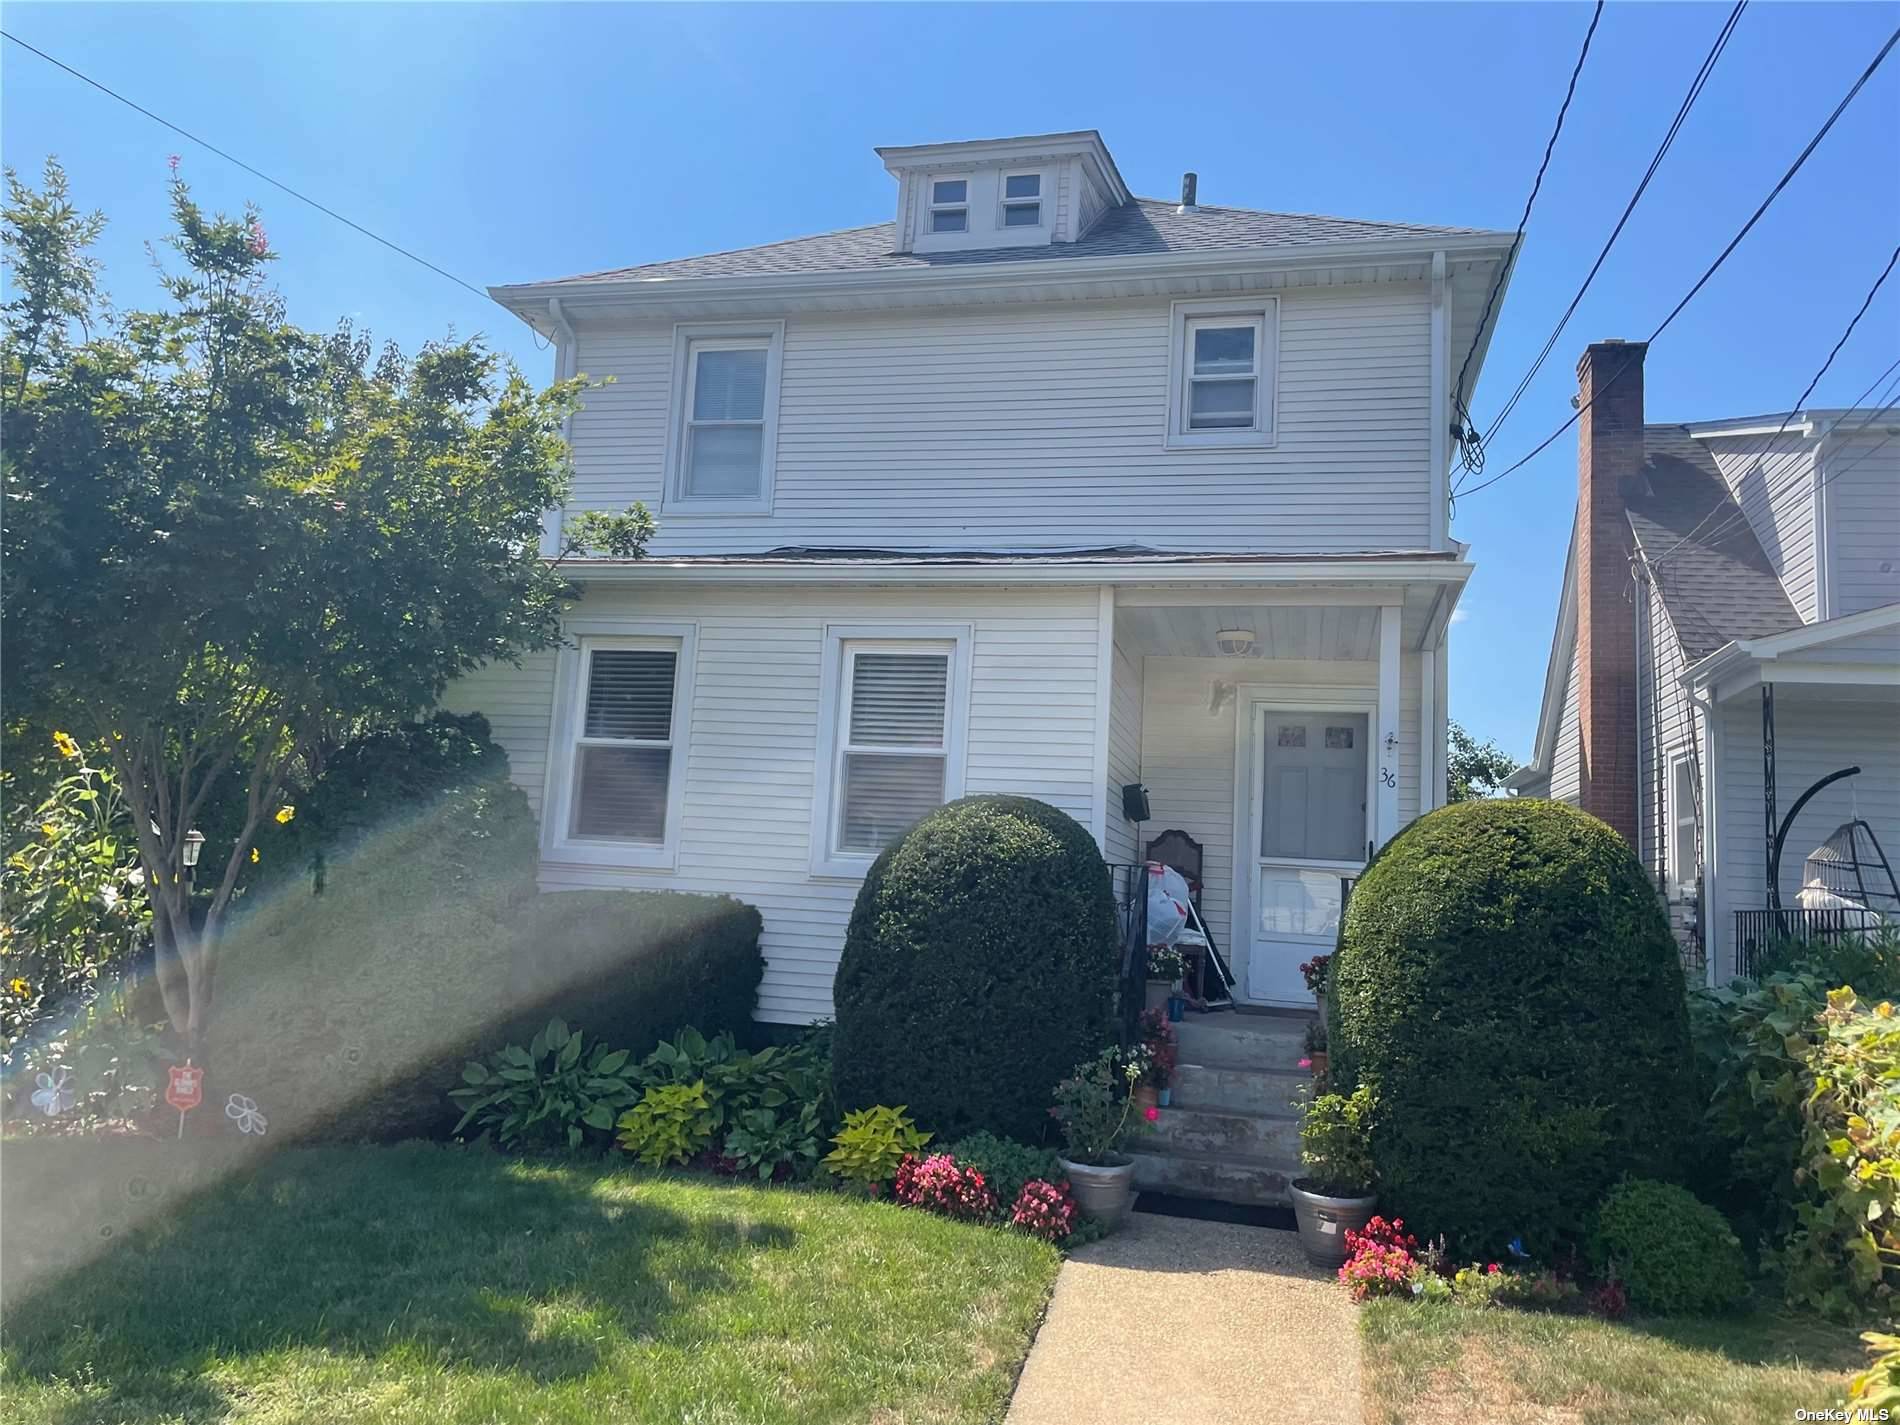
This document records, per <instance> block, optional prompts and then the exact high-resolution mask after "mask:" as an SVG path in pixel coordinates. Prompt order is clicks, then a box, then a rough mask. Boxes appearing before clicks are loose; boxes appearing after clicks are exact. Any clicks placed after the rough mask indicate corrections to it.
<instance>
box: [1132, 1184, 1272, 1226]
mask: <svg viewBox="0 0 1900 1425" xmlns="http://www.w3.org/2000/svg"><path fill="white" fill-rule="evenodd" d="M1135 1211H1136V1212H1151V1213H1153V1214H1154V1215H1155V1216H1156V1217H1187V1218H1192V1219H1193V1220H1195V1221H1197V1222H1232V1223H1235V1224H1237V1225H1238V1226H1241V1227H1271V1228H1273V1229H1274V1230H1275V1231H1278V1232H1291V1231H1293V1230H1294V1222H1293V1209H1292V1208H1290V1207H1284V1206H1282V1207H1264V1206H1260V1205H1258V1204H1254V1203H1240V1202H1203V1201H1202V1200H1201V1199H1200V1198H1198V1197H1176V1196H1175V1195H1174V1194H1173V1193H1168V1192H1144V1193H1140V1194H1137V1196H1136V1197H1135Z"/></svg>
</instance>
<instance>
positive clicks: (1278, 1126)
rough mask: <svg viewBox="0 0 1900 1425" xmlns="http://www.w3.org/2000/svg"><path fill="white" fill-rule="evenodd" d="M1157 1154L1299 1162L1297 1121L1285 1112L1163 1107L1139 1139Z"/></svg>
mask: <svg viewBox="0 0 1900 1425" xmlns="http://www.w3.org/2000/svg"><path fill="white" fill-rule="evenodd" d="M1139 1146H1141V1147H1142V1148H1144V1149H1147V1148H1150V1147H1152V1151H1155V1152H1158V1153H1182V1152H1185V1153H1213V1154H1215V1155H1217V1156H1220V1157H1236V1156H1238V1157H1243V1158H1263V1159H1267V1160H1269V1161H1272V1162H1275V1163H1297V1162H1298V1161H1299V1159H1300V1121H1299V1119H1297V1118H1295V1117H1294V1116H1293V1115H1292V1114H1291V1113H1289V1112H1287V1111H1286V1110H1285V1109H1281V1110H1280V1111H1279V1112H1278V1113H1274V1114H1265V1113H1234V1112H1230V1111H1228V1110H1227V1109H1224V1108H1164V1109H1161V1110H1160V1111H1159V1116H1158V1117H1157V1118H1156V1120H1155V1125H1154V1132H1152V1133H1149V1134H1144V1135H1143V1136H1142V1138H1141V1139H1140V1140H1139Z"/></svg>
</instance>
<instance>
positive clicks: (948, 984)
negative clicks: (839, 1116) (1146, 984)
mask: <svg viewBox="0 0 1900 1425" xmlns="http://www.w3.org/2000/svg"><path fill="white" fill-rule="evenodd" d="M1118 966H1119V946H1118V939H1117V934H1116V928H1115V899H1114V894H1113V891H1112V889H1111V887H1110V884H1109V875H1108V868H1107V867H1106V866H1105V865H1104V864H1103V862H1102V857H1101V852H1100V851H1099V850H1097V848H1096V846H1095V843H1094V841H1093V840H1092V839H1091V838H1090V837H1089V834H1088V833H1087V832H1086V831H1084V830H1083V829H1082V828H1081V827H1080V826H1079V825H1077V824H1076V822H1075V821H1074V820H1073V819H1072V818H1071V817H1069V816H1066V815H1065V814H1063V813H1062V812H1060V811H1058V810H1056V809H1055V808H1054V807H1051V806H1048V805H1046V804H1044V803H1042V802H1038V801H1033V800H1031V799H1029V798H1026V797H998V796H983V797H966V798H964V799H963V800H961V801H957V802H952V803H951V804H950V805H948V806H945V807H941V808H939V809H938V810H936V811H934V812H932V813H931V814H930V815H928V816H926V817H925V818H924V819H923V820H922V821H920V822H918V823H917V825H916V826H914V827H912V828H911V829H910V831H908V832H907V833H905V835H904V837H903V839H902V840H900V841H898V842H896V843H895V844H894V845H892V846H890V847H889V848H887V849H886V850H885V851H884V853H883V854H882V855H880V856H879V857H878V858H877V860H876V861H875V862H874V863H873V864H872V866H871V869H870V872H869V874H868V875H866V877H865V879H864V885H863V888H862V889H861V890H860V891H859V893H858V899H857V904H856V906H855V907H854V908H853V910H852V913H851V922H850V926H849V929H848V930H847V932H846V936H845V945H844V955H843V958H842V959H841V961H840V962H839V966H838V976H837V981H836V984H835V986H834V989H833V994H834V996H835V998H836V1000H837V1005H838V1021H837V1029H836V1040H835V1044H834V1048H833V1053H832V1082H833V1086H834V1089H835V1090H836V1093H837V1096H838V1101H839V1103H841V1104H845V1105H851V1104H867V1103H880V1102H883V1103H890V1102H896V1101H902V1102H904V1103H908V1104H910V1105H911V1106H912V1108H913V1109H914V1110H915V1112H916V1114H917V1117H918V1119H919V1120H920V1121H921V1122H924V1123H928V1124H930V1125H931V1126H932V1127H933V1128H934V1129H936V1130H938V1131H940V1132H943V1133H946V1134H949V1133H963V1132H967V1131H970V1130H972V1129H977V1128H984V1129H988V1130H990V1131H991V1132H994V1133H1000V1134H1004V1135H1006V1136H1010V1137H1016V1138H1025V1139H1027V1138H1035V1137H1037V1136H1039V1135H1040V1133H1041V1132H1042V1130H1043V1128H1044V1126H1045V1125H1046V1123H1047V1109H1048V1103H1049V1092H1050V1090H1051V1089H1052V1088H1053V1087H1054V1086H1055V1084H1056V1083H1057V1081H1058V1080H1060V1079H1062V1078H1063V1077H1064V1076H1065V1075H1066V1074H1068V1073H1069V1071H1070V1069H1071V1067H1072V1066H1073V1065H1075V1064H1077V1063H1079V1062H1081V1061H1083V1060H1085V1059H1087V1058H1089V1057H1090V1056H1091V1055H1093V1054H1094V1053H1095V1052H1096V1051H1097V1050H1098V1049H1100V1048H1101V1046H1102V1045H1103V1044H1105V1043H1108V1042H1110V1041H1111V1040H1113V1039H1114V1037H1115V1021H1114V1011H1115V985H1116V975H1117V970H1118Z"/></svg>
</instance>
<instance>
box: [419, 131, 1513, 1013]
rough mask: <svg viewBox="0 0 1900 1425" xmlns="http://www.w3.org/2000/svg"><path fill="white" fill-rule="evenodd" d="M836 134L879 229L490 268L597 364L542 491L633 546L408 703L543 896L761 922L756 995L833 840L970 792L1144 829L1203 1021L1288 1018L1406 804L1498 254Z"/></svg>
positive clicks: (1104, 844)
mask: <svg viewBox="0 0 1900 1425" xmlns="http://www.w3.org/2000/svg"><path fill="white" fill-rule="evenodd" d="M878 153H879V156H880V157H881V158H882V160H883V163H884V167H885V168H886V170H887V171H888V172H889V173H890V174H891V176H892V177H893V178H894V179H895V180H896V190H897V191H896V202H895V214H896V217H895V221H892V222H883V223H877V224H874V225H871V226H868V227H860V228H850V229H846V230H843V231H840V232H834V233H828V234H825V235H822V236H818V237H807V238H795V239H792V240H789V241H783V242H774V243H770V244H768V245H766V246H762V247H755V248H747V249H743V250H741V251H737V252H728V253H720V254H716V255H713V256H707V257H694V258H687V259H684V260H681V261H676V262H658V263H652V264H649V265H646V266H642V267H634V268H628V269H624V270H620V271H612V272H599V273H592V274H589V275H585V276H579V277H571V278H566V279H563V280H560V281H551V282H538V283H531V284H525V285H520V286H506V287H497V288H495V289H493V290H494V295H495V296H496V298H497V299H498V300H499V301H501V302H502V303H503V304H505V305H506V306H507V307H508V308H509V309H510V310H512V311H514V312H517V313H519V314H520V315H521V316H523V317H524V318H526V319H527V320H528V321H529V322H531V323H533V324H534V325H535V326H536V327H537V328H539V329H540V330H541V331H543V332H544V333H546V334H547V335H548V336H549V337H550V338H551V339H552V340H553V341H554V342H555V344H556V360H557V369H558V371H559V372H560V374H562V375H564V376H565V375H572V374H576V373H580V374H584V375H586V376H587V377H589V378H592V379H595V380H600V379H602V378H612V384H609V385H605V386H602V387H600V388H598V389H594V390H591V391H590V392H589V393H588V395H587V398H586V404H585V409H583V410H582V411H581V412H580V413H579V414H578V415H577V416H576V417H575V418H574V420H573V424H572V430H571V441H572V445H573V452H574V465H575V481H574V489H573V495H572V505H571V507H570V508H572V509H587V508H620V507H624V506H625V505H627V504H628V503H629V502H630V501H633V500H643V501H645V502H646V503H647V504H648V505H649V506H650V507H651V508H652V509H653V510H654V512H655V514H656V516H657V518H658V521H659V534H658V536H657V538H656V539H655V540H654V541H653V543H652V545H651V547H650V549H649V550H648V554H647V557H646V558H645V559H643V560H640V561H636V562H617V561H614V560H610V559H589V560H582V561H577V562H575V563H574V564H573V565H571V566H570V567H571V568H572V570H573V573H574V576H575V578H576V579H578V580H579V581H580V583H581V585H582V587H583V588H584V590H585V596H584V598H583V599H582V600H581V602H580V603H579V604H578V606H576V607H575V608H574V609H573V611H572V614H571V616H570V617H569V618H568V619H567V622H566V630H567V633H568V635H569V637H570V639H571V641H572V646H571V647H568V648H565V649H563V650H561V651H560V652H558V653H547V654H543V655H537V656H534V657H530V658H527V659H526V660H524V662H523V664H522V666H521V667H519V668H515V667H505V666H494V667H490V668H487V669H484V670H481V671H479V672H478V673H476V674H474V675H472V676H470V677H469V678H467V679H466V680H464V681H463V682H462V683H460V684H458V685H457V686H456V687H455V688H454V689H453V690H452V691H451V694H450V696H449V698H448V700H447V701H448V702H449V704H450V705H451V706H453V707H456V708H458V709H477V710H480V711H482V712H484V713H486V714H487V716H488V718H489V720H490V722H491V724H492V725H493V728H494V731H495V734H496V736H497V737H498V738H499V740H500V741H501V742H502V743H503V744H504V745H505V746H506V747H507V749H508V752H509V754H510V757H511V759H512V762H513V767H514V774H515V776H516V778H517V779H518V780H519V781H520V783H521V785H522V786H523V787H524V788H525V789H526V790H527V792H528V794H529V796H530V797H531V798H532V799H533V801H534V803H535V805H536V806H537V808H538V810H539V814H540V816H541V819H542V826H543V836H542V848H541V883H542V885H543V886H544V887H546V888H549V889H561V888H567V887H576V886H617V887H668V888H675V889H681V890H688V891H703V892H717V893H730V894H733V895H737V896H740V897H742V898H743V899H745V900H747V901H749V902H751V903H753V904H755V905H757V906H758V907H759V908H760V910H761V911H762V912H763V914H764V918H765V933H764V951H765V956H766V961H767V964H766V972H765V979H764V983H763V985H762V987H761V991H760V1002H759V1010H758V1014H759V1017H760V1018H761V1019H764V1020H769V1021H779V1022H792V1023H796V1022H802V1021H807V1020H810V1019H813V1018H815V1017H819V1016H824V1015H828V1014H830V1013H831V1012H832V999H831V986H832V977H833V973H834V971H835V969H836V967H837V963H838V957H839V952H840V949H841V947H842V944H843V940H844V932H845V924H846V921H847V919H848V917H849V915H850V911H851V906H852V902H853V899H854V898H855V896H856V894H857V891H858V886H859V884H860V882H861V880H862V878H863V876H864V873H865V871H866V869H867V868H868V867H869V865H870V863H871V860H872V858H873V857H874V856H875V855H876V854H877V852H878V851H879V850H880V849H881V848H882V847H883V846H885V845H886V844H887V843H889V842H890V841H891V840H892V839H893V838H894V837H895V836H897V835H898V834H899V833H901V832H902V831H903V830H904V828H905V827H906V826H908V825H909V824H910V823H911V822H912V821H914V820H915V819H916V818H917V817H918V816H919V815H921V814H922V813H924V812H926V811H928V810H929V809H930V808H931V807H933V806H936V805H938V804H940V803H942V802H944V801H946V800H948V799H951V798H954V797H957V796H961V795H965V794H970V793H978V792H1007V793H1019V794H1023V795H1027V796H1032V797H1039V798H1041V799H1043V800H1045V801H1047V802H1050V803H1053V804H1054V805H1055V806H1058V807H1060V808H1061V809H1062V810H1064V811H1066V812H1068V813H1069V814H1070V815H1072V816H1074V817H1075V818H1076V820H1077V821H1079V822H1080V823H1081V824H1082V825H1083V826H1084V827H1086V828H1088V829H1089V830H1090V831H1091V832H1092V833H1093V834H1094V836H1095V838H1096V840H1097V841H1098V843H1099V844H1100V845H1101V848H1102V852H1103V855H1104V856H1105V857H1106V858H1107V859H1108V860H1110V861H1111V862H1115V863H1126V862H1131V861H1134V860H1136V859H1137V858H1138V857H1139V856H1140V855H1141V852H1142V848H1143V846H1144V844H1145V841H1146V839H1147V838H1149V837H1152V836H1155V835H1157V834H1159V833H1160V832H1161V831H1163V830H1166V829H1169V828H1180V829H1183V830H1185V831H1187V832H1188V833H1189V834H1191V835H1192V836H1193V837H1194V838H1196V839H1197V840H1198V841H1200V842H1201V843H1202V845H1203V846H1204V848H1205V854H1206V874H1205V882H1206V889H1205V897H1204V909H1205V911H1206V914H1207V918H1208V920H1209V922H1210V926H1211V929H1212V930H1213V932H1214V934H1215V936H1216V937H1217V940H1218V943H1219V944H1220V945H1221V946H1222V948H1223V949H1224V950H1226V951H1227V952H1228V953H1229V957H1230V959H1231V960H1232V961H1233V963H1234V964H1235V967H1236V970H1237V972H1238V975H1239V977H1240V992H1241V998H1242V999H1243V1001H1248V1002H1254V1003H1260V1004H1288V1005H1305V1006H1308V1007H1310V1005H1311V1003H1312V1001H1311V998H1310V996H1308V995H1307V993H1306V991H1305V989H1304V987H1303V985H1302V982H1301V979H1300V976H1299V973H1298V969H1297V966H1298V964H1299V962H1300V961H1301V960H1303V959H1305V958H1307V957H1308V956H1309V955H1310V954H1311V953H1312V951H1313V949H1315V948H1329V947H1330V945H1331V943H1332V935H1333V928H1334V925H1335V922H1336V918H1337V913H1338V902H1339V897H1340V890H1341V881H1340V878H1341V876H1342V875H1350V874H1352V873H1354V872H1356V871H1357V870H1358V869H1359V868H1360V867H1361V866H1362V865H1363V864H1364V862H1365V859H1366V856H1367V854H1368V850H1369V848H1372V847H1375V846H1377V845H1378V844H1380V843H1382V842H1383V841H1384V840H1385V839H1386V838H1387V837H1389V836H1391V835H1392V834H1393V833H1394V832H1395V831H1396V830H1397V829H1398V828H1399V827H1400V826H1401V825H1403V824H1404V823H1405V822H1406V821H1408V820H1410V819H1411V818H1413V817H1415V816H1417V815H1418V814H1419V813H1420V812H1421V811H1424V810H1427V809H1429V808H1430V807H1433V806H1435V805H1437V804H1438V803H1439V802H1440V801H1442V800H1443V788H1444V782H1445V777H1444V766H1443V764H1444V747H1445V632H1446V627H1447V625H1448V623H1449V620H1450V617H1451V613H1452V610H1453V608H1454V606H1455V605H1456V603H1457V600H1458V596H1459V593H1460V590H1461V589H1462V588H1463V586H1464V583H1465V581H1466V579H1467V578H1468V576H1469V575H1470V573H1471V568H1472V566H1471V565H1470V564H1469V563H1468V562H1467V561H1466V559H1465V557H1464V555H1465V551H1464V547H1463V546H1461V545H1459V544H1457V543H1456V542H1454V541H1453V540H1452V538H1451V537H1450V534H1449V532H1448V529H1447V514H1448V511H1447V489H1446V475H1447V468H1448V464H1449V460H1450V454H1451V452H1450V436H1449V431H1450V428H1451V425H1452V420H1453V416H1452V412H1453V410H1454V408H1455V400H1462V399H1463V397H1464V396H1465V395H1467V394H1468V387H1467V389H1466V390H1463V391H1460V392H1454V391H1453V390H1452V382H1453V381H1454V380H1455V379H1456V373H1457V372H1458V371H1459V368H1460V365H1461V363H1462V362H1463V361H1464V358H1465V356H1466V353H1467V352H1468V351H1471V350H1472V349H1473V348H1474V347H1475V349H1476V359H1475V360H1472V361H1471V362H1470V364H1469V371H1468V373H1467V380H1468V382H1475V381H1476V380H1477V376H1478V372H1479V369H1480V367H1481V365H1482V360H1483V355H1484V349H1485V346H1486V344H1487V342H1488V340H1489V336H1490V327H1489V326H1488V325H1487V326H1486V327H1485V328H1484V330H1482V331H1481V330H1479V321H1480V313H1481V312H1482V311H1484V310H1485V309H1486V297H1487V294H1488V293H1489V292H1490V290H1491V288H1492V287H1493V285H1494V283H1496V282H1497V281H1498V279H1499V275H1500V268H1501V266H1502V265H1503V264H1504V263H1505V262H1506V261H1507V256H1508V252H1509V247H1510V235H1509V234H1508V233H1496V232H1487V231H1479V230H1475V229H1470V228H1441V227H1417V226H1412V225H1409V224H1403V223H1381V222H1359V221H1350V220H1346V219H1339V218H1323V217H1308V216H1302V215H1293V214H1284V213H1268V212H1253V211H1243V210H1240V209H1233V208H1215V207H1199V206H1196V204H1195V200H1194V192H1193V182H1192V175H1189V181H1188V182H1187V183H1186V184H1185V185H1184V187H1185V191H1184V194H1183V201H1181V202H1179V203H1174V202H1156V201H1152V200H1148V199H1142V198H1136V197H1134V196H1132V195H1131V194H1130V193H1129V191H1128V189H1127V187H1126V186H1125V185H1124V183H1123V181H1122V177H1121V175H1120V174H1119V173H1118V172H1117V171H1116V167H1115V163H1114V161H1113V159H1112V158H1111V157H1110V156H1109V153H1108V150H1107V148H1106V147H1105V146H1104V145H1103V143H1102V140H1101V138H1100V136H1099V135H1097V134H1096V133H1095V132H1093V131H1085V132H1081V133H1067V134H1050V135H1040V136H1035V137H1030V138H1017V139H1000V140H989V141H982V142H972V143H946V144H935V145H927V146H923V147H915V148H886V149H880V150H878ZM725 181H731V182H739V181H743V180H742V178H741V177H740V176H739V175H727V176H726V180H725ZM1492 311H1493V315H1492V318H1491V320H1492V321H1493V322H1495V320H1496V316H1495V308H1493V309H1492ZM551 518H555V519H558V516H554V517H551ZM1137 782H1139V783H1144V784H1146V786H1147V787H1148V789H1149V794H1150V796H1151V798H1152V816H1151V819H1150V820H1149V821H1147V822H1146V824H1145V825H1143V826H1140V827H1138V826H1137V825H1136V824H1134V823H1133V822H1130V821H1129V820H1127V819H1125V818H1124V816H1123V802H1122V794H1121V789H1122V787H1123V786H1124V784H1129V783H1137ZM1263 786H1264V788H1265V789H1266V791H1265V795H1264V797H1263V796H1262V795H1261V788H1262V787H1263ZM1023 952H1024V953H1025V954H1029V955H1033V954H1034V953H1035V946H1034V945H1028V944H1026V945H1025V946H1024V947H1023Z"/></svg>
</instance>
